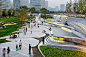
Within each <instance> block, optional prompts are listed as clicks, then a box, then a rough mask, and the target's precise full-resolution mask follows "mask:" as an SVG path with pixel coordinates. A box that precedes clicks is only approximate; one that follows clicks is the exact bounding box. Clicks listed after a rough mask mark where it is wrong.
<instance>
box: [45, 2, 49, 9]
mask: <svg viewBox="0 0 86 57" xmlns="http://www.w3.org/2000/svg"><path fill="white" fill-rule="evenodd" d="M45 8H46V9H48V1H45Z"/></svg>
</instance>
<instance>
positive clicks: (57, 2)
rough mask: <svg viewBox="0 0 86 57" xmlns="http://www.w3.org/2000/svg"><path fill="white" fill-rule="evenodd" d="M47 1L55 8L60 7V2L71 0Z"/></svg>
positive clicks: (64, 2)
mask: <svg viewBox="0 0 86 57" xmlns="http://www.w3.org/2000/svg"><path fill="white" fill-rule="evenodd" d="M11 1H13V0H11ZM46 1H48V6H49V7H52V8H55V6H58V7H60V4H66V3H67V2H70V0H46ZM72 1H73V0H72Z"/></svg>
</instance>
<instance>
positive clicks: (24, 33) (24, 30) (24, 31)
mask: <svg viewBox="0 0 86 57" xmlns="http://www.w3.org/2000/svg"><path fill="white" fill-rule="evenodd" d="M24 34H25V35H26V29H25V27H24Z"/></svg>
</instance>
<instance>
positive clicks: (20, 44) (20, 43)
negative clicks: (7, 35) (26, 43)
mask: <svg viewBox="0 0 86 57" xmlns="http://www.w3.org/2000/svg"><path fill="white" fill-rule="evenodd" d="M21 47H22V42H21V40H20V42H19V49H20V50H21Z"/></svg>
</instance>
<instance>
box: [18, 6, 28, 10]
mask: <svg viewBox="0 0 86 57" xmlns="http://www.w3.org/2000/svg"><path fill="white" fill-rule="evenodd" d="M20 9H23V10H28V7H27V6H20Z"/></svg>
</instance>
